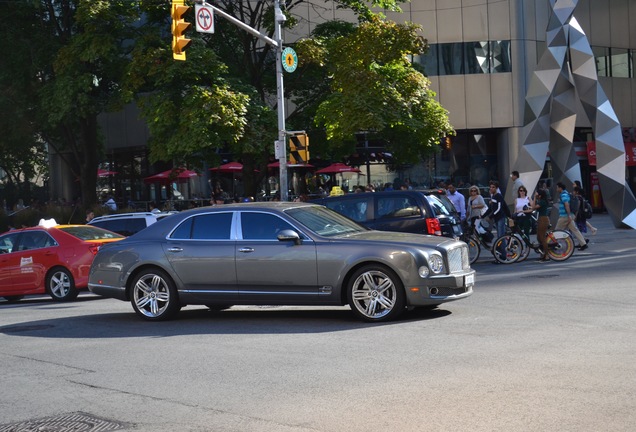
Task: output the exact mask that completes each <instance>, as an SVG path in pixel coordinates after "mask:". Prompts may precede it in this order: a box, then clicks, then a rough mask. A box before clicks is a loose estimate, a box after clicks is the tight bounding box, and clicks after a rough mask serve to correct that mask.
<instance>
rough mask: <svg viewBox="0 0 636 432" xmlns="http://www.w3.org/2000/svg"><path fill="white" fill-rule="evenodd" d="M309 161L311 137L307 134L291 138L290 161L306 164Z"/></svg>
mask: <svg viewBox="0 0 636 432" xmlns="http://www.w3.org/2000/svg"><path fill="white" fill-rule="evenodd" d="M307 162H309V137H308V136H307V134H300V135H294V136H292V137H290V138H289V163H290V164H305V163H307Z"/></svg>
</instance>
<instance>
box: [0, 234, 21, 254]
mask: <svg viewBox="0 0 636 432" xmlns="http://www.w3.org/2000/svg"><path fill="white" fill-rule="evenodd" d="M17 239H18V233H9V234H7V235H4V236H2V237H0V253H11V252H14V250H13V249H14V247H15V244H16V240H17Z"/></svg>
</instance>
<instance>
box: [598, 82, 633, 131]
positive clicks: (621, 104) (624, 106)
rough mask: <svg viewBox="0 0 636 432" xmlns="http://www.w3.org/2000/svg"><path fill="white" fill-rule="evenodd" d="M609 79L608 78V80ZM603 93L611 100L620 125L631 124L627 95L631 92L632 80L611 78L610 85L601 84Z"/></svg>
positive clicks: (630, 100) (630, 105)
mask: <svg viewBox="0 0 636 432" xmlns="http://www.w3.org/2000/svg"><path fill="white" fill-rule="evenodd" d="M608 81H609V80H608ZM603 89H604V90H605V93H606V94H607V95H608V97H609V99H610V100H612V101H613V102H612V106H613V107H614V111H616V116H617V117H618V120H619V121H620V122H621V125H633V124H634V121H633V120H634V118H633V116H632V111H633V109H632V101H633V99H632V98H630V97H626V96H627V95H631V94H632V80H629V79H624V78H623V79H612V80H611V84H610V86H609V87H608V86H603Z"/></svg>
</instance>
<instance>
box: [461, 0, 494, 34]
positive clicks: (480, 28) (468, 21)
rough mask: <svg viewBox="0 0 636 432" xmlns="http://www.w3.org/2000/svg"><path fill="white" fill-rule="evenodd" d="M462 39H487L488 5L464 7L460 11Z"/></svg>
mask: <svg viewBox="0 0 636 432" xmlns="http://www.w3.org/2000/svg"><path fill="white" fill-rule="evenodd" d="M462 23H463V28H464V31H463V33H464V34H463V37H464V39H463V40H464V41H487V40H490V38H489V37H488V7H487V6H486V5H485V4H482V5H478V6H470V7H464V9H463V11H462Z"/></svg>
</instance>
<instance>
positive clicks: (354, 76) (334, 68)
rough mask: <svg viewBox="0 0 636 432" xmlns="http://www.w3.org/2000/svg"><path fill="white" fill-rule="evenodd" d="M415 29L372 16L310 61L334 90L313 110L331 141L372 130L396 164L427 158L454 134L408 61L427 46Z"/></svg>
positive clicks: (425, 83)
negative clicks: (325, 74)
mask: <svg viewBox="0 0 636 432" xmlns="http://www.w3.org/2000/svg"><path fill="white" fill-rule="evenodd" d="M419 30H420V27H419V26H417V25H415V24H410V23H409V24H396V23H394V22H390V21H385V20H383V19H381V18H380V17H372V18H371V19H369V20H368V21H366V22H363V23H361V24H360V26H359V27H358V28H357V29H356V31H355V32H352V33H350V34H347V35H343V36H340V37H337V38H335V39H333V40H331V41H329V43H328V44H327V45H326V49H324V50H320V51H318V52H319V53H322V54H323V56H320V55H318V56H316V57H315V58H313V59H312V60H313V61H315V62H320V64H323V65H325V68H326V69H327V71H328V74H329V76H331V77H332V78H331V90H332V92H331V94H329V95H328V97H327V98H326V99H325V100H323V101H322V102H321V104H320V106H319V108H318V110H317V112H316V122H317V123H318V124H321V125H323V126H324V127H325V129H326V135H327V139H328V140H329V141H331V142H333V143H335V144H336V145H338V144H339V145H345V146H346V143H347V142H349V143H350V142H351V141H352V139H353V138H354V136H355V134H356V133H358V132H360V131H371V132H373V134H374V135H375V136H376V137H379V138H381V139H382V140H383V141H384V142H385V143H386V148H387V150H389V151H391V152H392V154H393V156H394V160H395V161H396V162H405V163H406V162H414V161H417V160H419V159H420V158H423V157H427V156H429V155H430V154H431V153H433V152H434V151H436V149H437V148H438V145H439V141H440V137H442V136H445V135H448V134H452V133H454V130H453V128H452V126H451V125H450V123H449V121H448V113H447V111H446V110H445V109H444V108H443V107H442V106H441V105H440V104H439V102H437V101H436V100H435V94H434V92H433V91H431V90H430V81H429V80H428V79H427V78H426V77H425V76H424V75H423V74H421V73H420V72H418V71H417V70H416V69H415V68H413V66H412V65H411V63H410V61H409V57H410V56H413V55H416V54H422V53H423V52H424V51H425V50H426V47H427V46H426V40H425V39H424V38H423V37H422V36H420V35H418V34H417V33H418V31H419ZM312 45H314V44H313V42H311V41H310V42H307V43H306V44H305V47H306V49H307V50H311V46H312Z"/></svg>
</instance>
